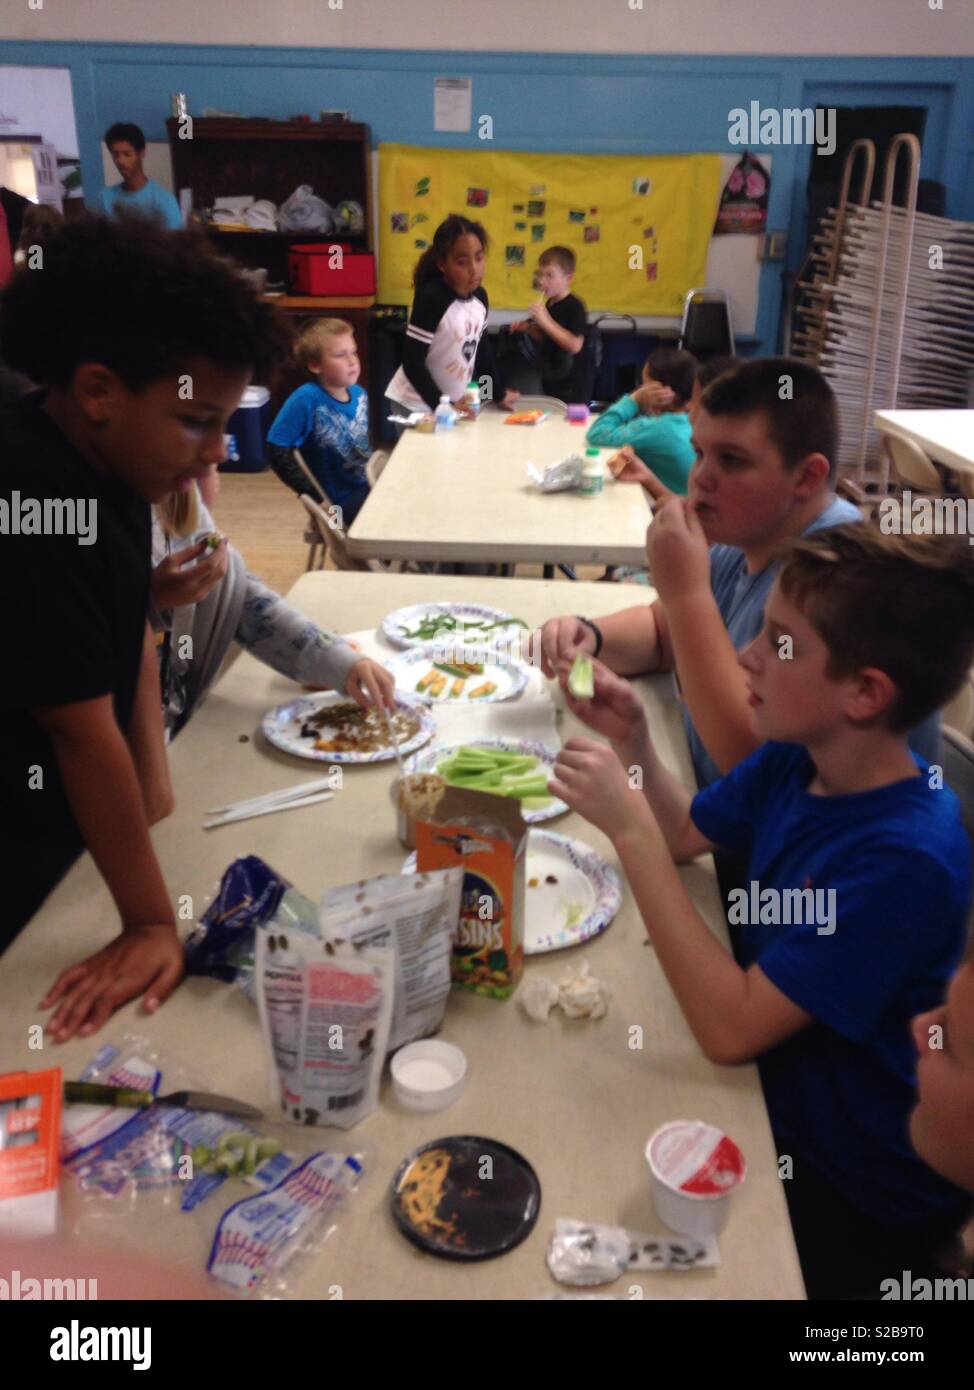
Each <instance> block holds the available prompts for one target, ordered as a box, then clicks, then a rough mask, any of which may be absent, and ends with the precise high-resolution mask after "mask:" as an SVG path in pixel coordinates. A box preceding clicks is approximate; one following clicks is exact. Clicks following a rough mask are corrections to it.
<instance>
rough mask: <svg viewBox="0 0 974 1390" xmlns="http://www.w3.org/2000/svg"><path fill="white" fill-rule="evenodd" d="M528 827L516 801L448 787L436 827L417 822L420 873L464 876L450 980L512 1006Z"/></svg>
mask: <svg viewBox="0 0 974 1390" xmlns="http://www.w3.org/2000/svg"><path fill="white" fill-rule="evenodd" d="M527 844H528V827H527V826H526V825H525V823H524V817H523V816H522V814H521V803H520V802H519V801H518V800H516V799H515V798H514V797H507V796H493V795H491V793H490V792H478V791H468V790H467V789H466V788H461V787H447V789H446V791H445V792H444V794H443V798H442V800H441V801H440V803H439V805H438V806H437V808H436V820H435V821H417V823H416V868H417V871H418V872H419V873H426V872H428V871H429V870H431V869H453V868H456V867H457V866H458V865H459V866H460V867H461V868H462V869H463V871H464V875H463V896H462V899H461V904H460V920H459V924H458V927H457V936H456V939H455V941H454V943H453V958H452V962H451V975H452V979H453V983H454V985H455V986H456V987H457V988H459V989H467V990H471V991H472V992H473V993H474V994H486V995H489V996H490V997H491V998H493V999H509V998H510V996H511V995H512V994H513V993H514V991H515V989H516V988H517V986H518V983H519V981H520V979H521V976H522V974H523V973H524V887H525V862H526V856H527Z"/></svg>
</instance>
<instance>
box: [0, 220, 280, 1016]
mask: <svg viewBox="0 0 974 1390" xmlns="http://www.w3.org/2000/svg"><path fill="white" fill-rule="evenodd" d="M280 344H281V335H280V329H279V328H278V327H277V321H276V319H275V316H274V313H273V311H272V310H271V309H270V308H269V307H268V306H266V305H264V304H263V303H262V302H261V301H260V300H259V299H258V298H257V297H256V296H255V294H254V293H253V291H252V289H251V288H250V287H249V285H248V284H247V282H246V281H245V280H244V279H243V278H242V277H241V276H240V275H239V273H238V272H237V271H235V270H234V268H233V267H232V266H231V265H230V264H229V263H228V262H226V261H223V260H221V259H220V258H219V257H217V256H216V255H215V254H214V253H213V252H212V251H211V250H209V249H208V248H207V246H206V244H205V243H201V242H200V241H199V240H198V239H197V238H196V237H195V236H194V235H193V234H192V233H189V232H178V233H167V232H164V231H162V230H161V229H160V230H156V229H155V228H152V227H150V226H148V225H146V224H144V223H141V222H140V223H138V224H135V225H133V224H128V223H123V222H119V223H109V222H105V221H102V220H101V219H95V218H92V219H86V220H85V221H82V222H78V223H73V224H69V225H67V226H65V227H64V228H62V229H60V230H58V231H56V232H54V233H52V234H51V236H50V237H49V238H48V240H47V242H46V244H45V256H44V268H43V270H29V269H27V268H26V267H24V268H21V269H20V270H18V271H17V272H16V273H15V275H14V278H13V280H12V281H11V283H10V285H9V287H8V289H7V290H6V292H5V293H4V295H3V298H2V299H0V352H2V354H3V356H4V357H5V358H6V359H7V361H8V362H9V363H10V365H11V366H12V367H14V368H17V369H19V370H21V371H23V372H24V373H25V374H26V375H27V376H28V377H29V378H30V379H31V380H32V381H34V382H37V383H39V384H40V386H41V388H42V389H41V390H40V391H37V392H32V393H31V394H30V395H28V396H26V397H24V398H23V399H21V400H19V401H15V402H13V403H12V404H11V405H10V406H9V407H8V408H7V409H5V410H4V412H3V414H2V415H0V438H2V439H3V450H2V455H3V461H2V464H0V593H2V595H3V603H2V605H0V650H2V652H3V657H4V667H5V676H4V680H3V683H2V696H0V817H2V819H3V822H4V825H5V826H6V827H8V828H7V829H5V831H4V835H3V837H0V883H2V885H3V892H4V906H3V915H2V919H0V950H2V949H3V948H4V947H5V946H6V945H8V944H9V942H10V941H11V940H12V939H13V937H14V935H16V933H17V931H19V929H20V928H21V927H22V926H23V925H24V924H25V923H26V922H27V921H28V920H29V918H30V917H31V916H33V914H34V913H35V911H36V910H37V909H38V907H39V906H40V905H41V903H42V901H43V899H44V898H45V896H46V895H47V893H48V892H49V891H50V890H51V888H53V887H54V885H55V884H56V883H57V881H58V879H59V878H60V877H61V876H62V874H63V873H64V872H65V871H66V869H67V868H68V867H69V866H70V864H71V862H72V861H73V859H74V858H75V857H76V856H77V854H78V853H79V852H80V851H81V850H82V849H83V848H84V847H85V846H87V848H88V849H89V850H90V852H91V854H92V857H93V858H94V860H95V862H96V863H97V865H98V867H99V869H100V870H101V872H102V874H103V875H104V878H105V880H106V882H107V884H108V886H109V888H110V889H111V892H112V896H113V897H114V899H115V903H116V905H117V907H118V910H119V913H120V915H121V919H122V931H121V934H120V935H119V936H118V937H116V939H115V940H114V941H112V942H111V943H110V944H109V945H107V946H104V947H103V948H102V949H101V950H98V951H96V952H95V954H93V955H92V956H90V957H89V958H88V959H87V960H85V961H84V962H83V963H81V964H79V965H75V966H73V967H71V968H70V969H67V970H65V971H63V972H62V973H61V975H60V976H59V977H58V979H57V980H56V981H55V983H54V985H53V987H52V989H51V990H50V991H49V993H48V994H47V996H46V998H45V999H44V1000H43V1001H41V1007H45V1008H46V1007H50V1006H53V1005H54V1004H57V1005H58V1007H57V1009H56V1011H55V1013H54V1015H53V1016H52V1018H51V1021H50V1023H49V1025H48V1027H49V1029H50V1032H51V1034H52V1036H53V1037H54V1038H55V1040H56V1041H64V1040H65V1039H67V1038H69V1037H71V1036H73V1035H74V1034H75V1033H79V1032H80V1033H81V1034H87V1033H92V1032H94V1031H96V1029H98V1028H100V1027H101V1025H102V1024H103V1023H104V1022H105V1020H106V1019H107V1018H108V1017H109V1015H110V1014H111V1013H112V1011H113V1010H114V1009H115V1008H117V1007H118V1006H119V1005H121V1004H123V1003H125V1002H126V1001H127V1000H129V999H132V998H134V997H135V996H136V995H139V994H143V995H144V996H145V1001H144V1002H145V1008H146V1009H147V1010H149V1011H151V1010H153V1009H155V1008H157V1007H158V1006H159V1004H161V1003H162V1002H163V1001H164V1000H165V999H166V998H167V997H168V995H169V994H170V993H171V992H172V990H173V989H174V988H175V986H176V984H177V983H178V980H179V978H180V975H181V973H182V948H181V946H180V942H179V939H178V936H177V934H176V928H175V919H174V916H173V911H172V907H171V905H170V902H169V895H168V893H167V890H166V886H165V883H164V882H163V878H162V874H161V871H160V869H159V865H158V863H157V861H156V857H155V854H154V852H153V849H152V844H151V841H150V838H149V831H148V826H149V824H150V823H151V822H152V821H153V820H156V819H159V818H161V816H162V815H164V814H166V813H167V812H168V810H169V809H171V792H170V790H169V785H168V773H167V771H166V761H165V749H164V745H163V740H162V721H161V711H160V694H159V679H158V669H157V666H156V659H155V650H154V645H153V643H152V640H151V633H150V632H149V631H148V629H147V623H146V614H147V610H148V596H149V556H150V513H149V504H150V503H153V502H158V501H161V500H162V499H163V498H164V497H166V496H168V495H169V494H170V493H172V492H174V491H180V490H183V491H184V490H188V489H189V488H191V487H193V486H195V479H196V478H198V477H201V476H202V475H203V474H204V473H205V472H206V471H207V470H208V469H209V467H210V466H211V465H212V464H213V463H216V462H219V461H220V460H221V459H222V458H223V456H224V449H223V431H224V429H225V427H226V422H227V420H228V419H229V417H230V415H231V414H232V413H233V411H234V410H235V409H236V407H237V405H238V403H239V400H240V397H241V394H242V393H243V390H244V388H245V387H246V386H247V384H248V382H249V381H250V379H251V374H252V372H253V370H254V369H255V368H257V367H263V366H264V365H265V363H267V362H268V361H269V359H270V358H271V357H273V356H274V355H276V353H277V352H278V351H279V350H280Z"/></svg>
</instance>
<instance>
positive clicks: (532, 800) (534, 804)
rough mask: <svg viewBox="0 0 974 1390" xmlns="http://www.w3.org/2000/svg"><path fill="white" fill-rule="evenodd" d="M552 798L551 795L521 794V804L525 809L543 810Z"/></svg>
mask: <svg viewBox="0 0 974 1390" xmlns="http://www.w3.org/2000/svg"><path fill="white" fill-rule="evenodd" d="M554 799H555V798H554V797H553V796H522V797H521V805H522V806H523V807H524V809H525V811H543V810H544V809H545V807H546V806H550V805H551V803H552V802H553V801H554Z"/></svg>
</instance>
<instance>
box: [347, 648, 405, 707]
mask: <svg viewBox="0 0 974 1390" xmlns="http://www.w3.org/2000/svg"><path fill="white" fill-rule="evenodd" d="M345 694H346V695H351V697H352V699H353V700H355V701H356V702H357V703H358V704H359V705H361V707H362V708H363V709H364V710H365V711H366V712H368V711H369V710H370V709H372V707H373V706H375V707H376V708H378V709H381V708H382V706H383V705H384V706H385V707H386V709H393V708H394V706H395V696H396V682H395V681H394V680H393V678H392V676H391V675H390V674H389V672H388V671H387V670H386V668H385V667H384V666H380V665H379V663H378V662H377V661H372V660H370V658H369V657H367V656H363V657H362V659H361V661H356V663H355V665H354V666H353V667H352V669H351V670H350V671H349V673H348V680H347V681H346V682H345Z"/></svg>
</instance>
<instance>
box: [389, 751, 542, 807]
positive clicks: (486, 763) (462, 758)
mask: <svg viewBox="0 0 974 1390" xmlns="http://www.w3.org/2000/svg"><path fill="white" fill-rule="evenodd" d="M557 756H558V750H557V749H555V748H549V747H548V746H547V745H546V744H543V743H535V742H533V741H532V740H531V739H513V738H482V739H475V740H473V741H472V742H470V743H463V744H452V745H448V746H447V745H444V744H433V745H431V746H430V747H427V748H423V749H421V750H420V751H419V752H418V753H415V754H414V755H413V757H411V758H409V759H408V760H407V764H406V771H407V772H437V773H439V775H440V776H441V777H442V778H443V780H444V781H445V782H446V783H447V784H448V785H449V786H451V787H466V788H469V789H471V790H473V791H484V792H492V793H493V794H494V795H495V796H516V797H517V798H518V800H519V801H520V803H521V813H522V815H523V816H524V819H525V821H527V823H528V824H529V825H536V824H537V823H538V822H539V821H546V820H553V819H554V817H555V816H563V815H564V814H565V812H566V811H567V810H568V807H567V806H566V805H565V803H564V802H563V801H562V800H561V799H560V798H559V797H557V796H552V795H551V793H550V792H549V791H548V778H549V777H550V776H551V772H552V767H553V765H554V761H555V758H556V757H557Z"/></svg>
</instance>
